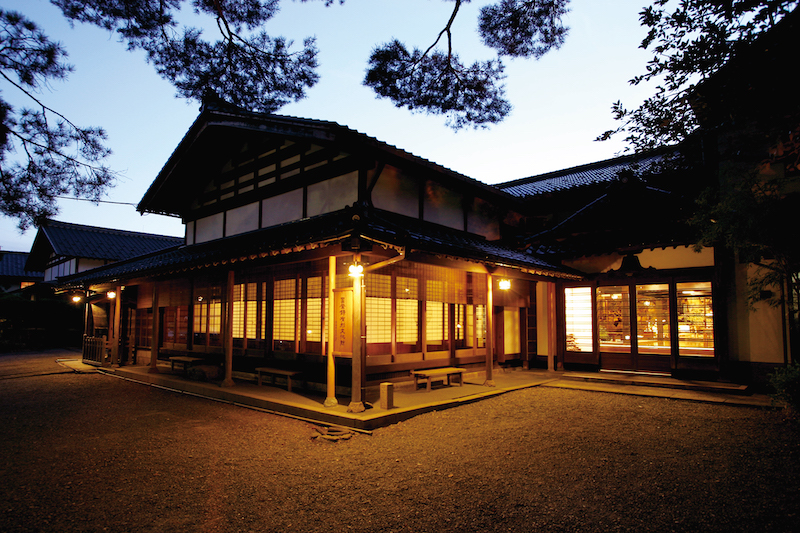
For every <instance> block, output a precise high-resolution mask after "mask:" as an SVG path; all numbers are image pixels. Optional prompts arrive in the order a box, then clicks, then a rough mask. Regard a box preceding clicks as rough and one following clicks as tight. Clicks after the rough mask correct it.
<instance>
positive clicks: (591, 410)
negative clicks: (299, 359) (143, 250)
mask: <svg viewBox="0 0 800 533" xmlns="http://www.w3.org/2000/svg"><path fill="white" fill-rule="evenodd" d="M20 363H24V364H25V366H24V369H25V371H24V372H22V371H20V370H8V369H11V368H14V369H19V368H22V367H21V366H20ZM4 369H5V370H6V371H5V372H3V370H4ZM61 370H64V369H63V368H62V367H60V366H58V365H57V364H56V363H55V362H54V357H52V355H45V356H43V357H41V356H39V357H37V356H23V357H20V356H0V428H2V429H0V454H1V455H0V531H3V532H9V533H10V532H17V531H25V532H30V531H58V532H72V531H131V532H140V531H141V532H144V531H148V532H150V531H151V532H165V531H199V532H206V531H207V532H249V531H253V532H256V531H258V532H262V531H276V532H277V531H280V532H287V531H297V532H306V531H314V532H316V531H319V532H325V533H331V532H342V531H368V532H372V531H381V532H384V531H386V532H389V531H397V532H399V531H408V532H412V531H413V532H441V531H454V532H473V531H474V532H487V531H582V532H583V531H590V532H591V531H604V532H605V531H725V532H730V531H748V532H749V531H758V532H768V531H786V532H788V531H796V522H797V521H798V511H800V491H799V490H798V489H800V476H799V475H798V474H800V466H799V465H800V463H799V462H798V459H800V447H799V446H798V435H800V423H798V422H797V421H795V420H793V419H787V418H786V417H785V415H784V414H783V413H782V412H780V411H771V410H761V409H755V408H748V407H732V406H724V405H710V404H700V403H692V402H682V401H675V400H667V399H659V398H642V397H634V396H621V395H614V394H604V393H593V392H584V391H573V390H562V389H548V388H533V389H527V390H523V391H519V392H514V393H509V394H506V395H503V396H499V397H494V398H491V399H487V400H484V401H481V402H477V403H474V404H470V405H465V406H461V407H458V408H454V409H450V410H447V411H442V412H438V413H430V414H426V415H421V416H418V417H416V418H414V419H411V420H409V421H406V422H403V423H400V424H397V425H394V426H390V427H387V428H383V429H379V430H376V431H375V432H374V433H373V434H372V435H363V434H357V435H354V436H353V437H352V438H350V439H349V440H339V441H337V442H329V441H326V440H322V439H319V438H312V437H314V436H315V435H317V432H316V431H315V427H314V426H313V425H311V424H308V423H305V422H300V421H297V420H293V419H289V418H283V417H279V416H274V415H269V414H264V413H261V412H258V411H253V410H248V409H244V408H239V407H235V406H231V405H227V404H221V403H215V402H210V401H207V400H202V399H199V398H193V397H190V396H185V395H177V394H174V393H170V392H167V391H163V390H159V389H156V388H153V387H147V386H142V385H139V384H135V383H130V382H127V381H124V380H120V379H116V378H114V377H111V376H105V375H101V374H74V373H61V372H60V371H61ZM54 372H56V373H54Z"/></svg>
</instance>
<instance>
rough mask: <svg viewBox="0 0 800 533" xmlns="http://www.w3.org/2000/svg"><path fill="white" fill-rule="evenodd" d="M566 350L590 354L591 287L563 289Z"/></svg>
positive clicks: (591, 329) (592, 330)
mask: <svg viewBox="0 0 800 533" xmlns="http://www.w3.org/2000/svg"><path fill="white" fill-rule="evenodd" d="M564 300H565V302H564V303H565V318H566V330H567V350H568V351H571V352H591V351H592V335H593V334H594V329H593V327H592V289H591V287H568V288H565V289H564Z"/></svg>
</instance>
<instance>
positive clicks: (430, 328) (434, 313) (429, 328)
mask: <svg viewBox="0 0 800 533" xmlns="http://www.w3.org/2000/svg"><path fill="white" fill-rule="evenodd" d="M426 291H427V301H426V302H425V313H426V314H425V335H426V339H427V347H426V351H428V352H436V351H444V350H448V349H450V342H449V337H450V335H449V333H450V321H449V319H448V310H449V307H450V306H449V305H448V304H447V303H446V302H445V291H446V282H445V281H441V280H427V283H426Z"/></svg>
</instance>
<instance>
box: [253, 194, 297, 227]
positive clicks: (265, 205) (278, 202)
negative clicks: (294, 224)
mask: <svg viewBox="0 0 800 533" xmlns="http://www.w3.org/2000/svg"><path fill="white" fill-rule="evenodd" d="M301 218H303V189H295V190H293V191H289V192H285V193H283V194H279V195H278V196H273V197H272V198H267V199H266V200H262V201H261V227H262V228H268V227H270V226H277V225H278V224H283V223H284V222H291V221H292V220H300V219H301Z"/></svg>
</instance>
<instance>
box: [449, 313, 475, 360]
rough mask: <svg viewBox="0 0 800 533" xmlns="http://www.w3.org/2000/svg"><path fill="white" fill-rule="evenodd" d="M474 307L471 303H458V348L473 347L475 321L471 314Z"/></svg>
mask: <svg viewBox="0 0 800 533" xmlns="http://www.w3.org/2000/svg"><path fill="white" fill-rule="evenodd" d="M473 312H474V308H473V306H471V305H465V304H456V306H455V316H454V317H453V318H454V319H455V321H456V324H455V338H454V339H453V342H455V346H456V349H459V348H471V347H472V344H473V341H472V339H473V330H474V327H473V322H474V318H473V317H472V316H471V315H472V313H473Z"/></svg>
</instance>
